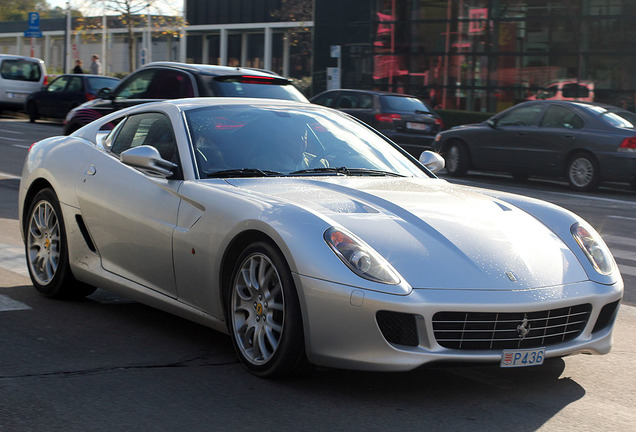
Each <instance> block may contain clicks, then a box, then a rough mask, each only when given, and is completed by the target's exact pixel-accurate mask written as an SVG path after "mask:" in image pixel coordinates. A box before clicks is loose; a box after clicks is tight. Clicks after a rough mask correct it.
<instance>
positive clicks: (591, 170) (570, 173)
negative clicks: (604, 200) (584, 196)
mask: <svg viewBox="0 0 636 432" xmlns="http://www.w3.org/2000/svg"><path fill="white" fill-rule="evenodd" d="M566 174H567V178H568V182H569V183H570V187H571V188H572V189H574V190H576V191H580V192H587V191H591V190H594V189H595V188H596V187H597V186H598V184H599V181H600V172H599V168H598V163H597V162H596V159H594V158H593V157H592V156H590V155H588V154H586V153H578V154H576V155H574V156H573V157H572V158H571V159H570V161H569V162H568V167H567V173H566Z"/></svg>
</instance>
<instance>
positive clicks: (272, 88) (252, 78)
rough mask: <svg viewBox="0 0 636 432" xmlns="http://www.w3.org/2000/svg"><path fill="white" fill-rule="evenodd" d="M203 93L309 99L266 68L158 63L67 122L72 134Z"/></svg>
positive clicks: (82, 107)
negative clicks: (114, 115) (130, 110)
mask: <svg viewBox="0 0 636 432" xmlns="http://www.w3.org/2000/svg"><path fill="white" fill-rule="evenodd" d="M199 96H223V97H250V98H273V99H286V100H295V101H301V102H309V101H308V100H307V98H306V97H305V96H304V95H303V94H302V93H301V92H300V91H298V90H297V89H296V87H294V86H293V85H292V82H291V81H290V80H289V79H287V78H284V77H281V76H280V75H277V74H274V73H272V72H268V71H264V70H262V69H250V68H236V67H228V66H213V65H200V64H186V63H175V62H155V63H150V64H148V65H146V66H143V67H141V68H140V69H137V70H136V71H135V72H133V73H132V74H130V75H129V76H128V77H126V78H125V79H124V80H123V81H122V82H121V83H120V84H119V85H118V86H117V87H115V88H114V89H113V90H112V91H109V90H106V91H103V92H100V93H99V94H98V98H97V99H95V100H92V101H89V102H86V103H85V104H83V105H80V106H79V107H77V108H75V109H73V110H71V111H70V112H69V113H68V115H67V116H66V120H65V121H64V133H65V134H66V135H69V134H71V133H73V132H74V131H76V130H77V129H79V128H81V127H82V126H85V125H87V124H88V123H90V122H92V121H93V120H96V119H98V118H100V117H102V116H104V115H106V114H110V113H111V112H113V111H117V110H120V109H122V108H126V107H129V106H133V105H138V104H142V103H147V102H153V101H159V100H164V99H178V98H187V97H199Z"/></svg>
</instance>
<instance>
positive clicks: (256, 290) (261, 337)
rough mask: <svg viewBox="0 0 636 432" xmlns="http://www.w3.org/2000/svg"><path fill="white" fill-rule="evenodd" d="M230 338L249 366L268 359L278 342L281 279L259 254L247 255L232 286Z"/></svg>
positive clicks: (282, 308) (282, 311) (282, 306)
mask: <svg viewBox="0 0 636 432" xmlns="http://www.w3.org/2000/svg"><path fill="white" fill-rule="evenodd" d="M231 301H232V309H231V311H232V320H233V332H234V338H235V340H236V342H237V344H238V347H239V349H240V351H241V354H242V355H243V357H245V359H246V360H247V361H249V362H250V363H251V364H253V365H262V364H265V363H267V362H268V361H270V360H271V359H272V358H273V357H274V355H275V354H276V351H277V349H278V347H279V345H280V343H281V339H282V332H283V324H284V320H285V299H284V295H283V288H282V282H281V278H280V276H279V274H278V271H277V269H276V267H275V266H274V264H273V263H272V261H271V260H270V259H269V258H268V257H267V256H266V255H265V254H263V253H258V252H257V253H253V254H251V255H249V256H248V257H247V258H246V259H245V260H244V261H243V263H242V264H241V267H240V269H239V271H238V273H237V275H236V277H235V280H234V282H233V286H232V300H231Z"/></svg>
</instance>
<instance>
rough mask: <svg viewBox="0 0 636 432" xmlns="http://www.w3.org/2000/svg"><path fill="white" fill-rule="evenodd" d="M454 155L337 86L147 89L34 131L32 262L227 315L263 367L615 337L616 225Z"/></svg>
mask: <svg viewBox="0 0 636 432" xmlns="http://www.w3.org/2000/svg"><path fill="white" fill-rule="evenodd" d="M442 167H443V160H441V158H439V156H437V155H435V154H433V153H430V152H425V153H423V154H422V157H421V158H420V161H417V160H415V159H414V158H412V157H411V156H409V155H408V154H407V153H405V152H404V151H403V150H401V149H400V148H399V147H398V146H396V145H395V144H393V143H391V142H389V141H388V140H387V139H386V138H384V137H383V136H382V135H380V134H378V133H377V132H375V131H374V130H372V129H371V128H369V127H368V126H365V125H364V124H363V123H361V122H359V121H357V120H355V119H354V118H352V117H350V116H348V115H347V114H344V113H342V112H338V111H335V110H331V109H329V108H324V107H321V106H316V105H309V104H306V103H295V102H288V101H276V100H263V99H258V100H257V99H230V98H223V99H220V98H219V99H206V98H199V99H181V100H173V101H169V102H159V103H152V104H145V105H139V106H136V107H133V108H129V109H125V110H122V111H117V112H115V113H113V114H110V115H108V116H106V117H104V118H102V119H99V120H97V121H95V122H93V123H91V124H89V125H87V126H85V127H83V128H82V129H80V130H78V131H77V132H75V133H73V134H72V135H71V136H67V137H54V138H48V139H45V140H43V141H40V142H38V143H36V144H34V145H33V147H32V148H31V149H30V151H29V154H28V157H27V160H26V162H25V165H24V170H23V173H22V183H21V186H20V218H21V221H22V228H23V235H24V241H25V245H26V255H27V262H28V268H29V272H30V275H31V279H32V281H33V284H34V286H35V288H36V289H37V290H38V291H39V292H40V293H42V294H43V295H45V296H47V297H58V298H59V297H63V298H71V297H81V296H87V295H90V294H91V293H92V292H93V291H94V290H95V287H100V288H103V289H105V290H109V291H111V292H114V293H119V294H121V295H124V296H126V297H128V298H130V299H133V300H136V301H139V302H142V303H145V304H148V305H151V306H153V307H157V308H160V309H163V310H165V311H168V312H171V313H174V314H177V315H179V316H182V317H185V318H188V319H191V320H193V321H196V322H198V323H201V324H203V325H207V326H209V327H212V328H214V329H217V330H219V331H223V332H227V333H228V334H229V335H230V337H231V339H232V341H233V343H234V346H235V348H236V352H237V355H238V357H239V358H240V360H241V361H242V363H243V364H244V365H245V366H246V368H247V369H248V370H249V371H250V372H252V373H254V374H256V375H258V376H270V377H272V376H283V375H289V374H297V373H300V372H303V371H306V370H307V369H308V368H309V367H310V366H311V365H324V366H331V367H338V368H352V369H361V370H379V371H400V370H410V369H414V368H417V367H419V366H421V365H424V364H428V363H432V362H442V361H443V362H449V361H451V362H452V361H475V362H496V363H499V364H500V365H501V367H519V366H534V365H540V364H541V363H542V362H543V361H544V359H546V358H551V357H561V356H565V355H569V354H575V353H593V354H604V353H607V352H608V351H609V350H610V348H611V345H612V327H613V324H614V320H615V317H616V314H617V311H618V305H619V303H620V300H621V298H622V294H623V282H622V279H621V276H620V274H619V272H618V270H617V266H616V263H615V261H614V259H613V257H612V256H611V254H610V252H609V250H608V248H607V246H606V245H605V243H604V242H603V240H602V239H601V237H600V236H599V234H597V233H596V231H595V230H594V229H593V228H592V227H591V226H590V225H589V224H587V223H586V222H585V221H583V220H582V219H581V218H579V217H578V216H576V215H575V214H573V213H571V212H569V211H566V210H564V209H561V208H559V207H556V206H554V205H551V204H548V203H544V202H541V201H537V200H534V199H529V198H525V197H521V196H515V195H511V194H503V193H498V192H493V191H485V190H479V189H473V188H468V187H462V186H456V185H453V184H450V183H448V182H446V181H444V180H440V179H438V178H436V177H435V175H434V174H433V173H432V171H435V170H438V169H441V168H442Z"/></svg>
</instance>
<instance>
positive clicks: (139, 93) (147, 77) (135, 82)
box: [115, 69, 156, 100]
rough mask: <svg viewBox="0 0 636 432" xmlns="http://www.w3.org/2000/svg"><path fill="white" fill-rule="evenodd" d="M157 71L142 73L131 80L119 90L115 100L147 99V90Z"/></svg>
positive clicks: (150, 70) (151, 70)
mask: <svg viewBox="0 0 636 432" xmlns="http://www.w3.org/2000/svg"><path fill="white" fill-rule="evenodd" d="M155 72H156V71H155V70H153V69H149V70H144V71H141V72H139V73H137V74H135V75H134V76H132V77H131V78H130V79H129V80H127V81H126V82H125V84H124V85H123V86H122V87H120V88H119V89H117V93H116V94H115V100H118V99H147V97H146V90H148V86H149V85H150V82H151V81H152V78H153V76H154V75H155Z"/></svg>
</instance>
